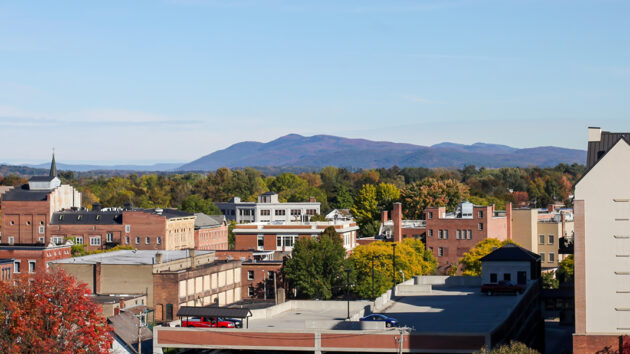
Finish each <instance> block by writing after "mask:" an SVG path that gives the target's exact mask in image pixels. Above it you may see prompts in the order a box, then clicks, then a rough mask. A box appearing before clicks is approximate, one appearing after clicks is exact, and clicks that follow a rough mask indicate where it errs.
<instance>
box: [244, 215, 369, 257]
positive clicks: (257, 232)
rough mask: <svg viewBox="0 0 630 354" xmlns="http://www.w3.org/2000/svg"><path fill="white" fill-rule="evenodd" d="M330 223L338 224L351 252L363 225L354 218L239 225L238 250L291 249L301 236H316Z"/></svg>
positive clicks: (335, 225) (338, 230) (340, 234)
mask: <svg viewBox="0 0 630 354" xmlns="http://www.w3.org/2000/svg"><path fill="white" fill-rule="evenodd" d="M328 227H334V228H335V230H336V231H337V232H338V233H339V236H340V237H341V239H342V240H343V245H344V248H345V249H346V250H347V251H348V252H350V251H352V249H354V247H356V245H357V231H358V230H359V227H358V226H357V224H356V223H355V222H354V221H348V222H329V221H317V222H305V223H301V222H292V223H278V222H274V223H262V222H261V223H249V224H239V225H236V227H235V228H234V230H232V232H233V233H234V237H235V239H236V247H235V248H236V249H238V250H257V251H278V252H291V251H292V250H293V244H294V243H295V241H297V240H298V239H299V238H305V237H316V236H318V235H320V234H321V233H323V232H324V230H325V229H326V228H328Z"/></svg>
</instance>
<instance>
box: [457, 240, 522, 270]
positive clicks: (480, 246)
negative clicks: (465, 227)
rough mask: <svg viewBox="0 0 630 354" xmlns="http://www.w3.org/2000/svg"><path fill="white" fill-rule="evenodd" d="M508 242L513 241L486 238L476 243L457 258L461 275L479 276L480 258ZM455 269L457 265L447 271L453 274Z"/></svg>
mask: <svg viewBox="0 0 630 354" xmlns="http://www.w3.org/2000/svg"><path fill="white" fill-rule="evenodd" d="M508 243H513V242H512V241H510V240H506V241H500V240H497V239H496V238H487V239H485V240H483V241H481V242H479V243H477V244H476V245H475V247H473V248H471V249H470V250H469V251H468V252H466V253H464V256H463V257H462V258H460V259H459V262H458V263H459V264H458V265H459V267H461V271H462V275H468V276H473V277H479V276H481V258H483V257H484V256H486V255H488V254H489V253H490V252H492V251H494V250H495V249H497V248H500V247H502V246H503V245H506V244H508ZM457 270H458V267H451V268H450V269H449V272H450V274H455V273H456V272H457Z"/></svg>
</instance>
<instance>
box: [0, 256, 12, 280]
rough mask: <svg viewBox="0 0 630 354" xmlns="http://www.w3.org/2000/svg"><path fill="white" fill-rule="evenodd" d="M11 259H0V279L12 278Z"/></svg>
mask: <svg viewBox="0 0 630 354" xmlns="http://www.w3.org/2000/svg"><path fill="white" fill-rule="evenodd" d="M13 267H14V265H13V259H0V281H9V280H11V279H12V278H13Z"/></svg>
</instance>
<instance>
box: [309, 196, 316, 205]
mask: <svg viewBox="0 0 630 354" xmlns="http://www.w3.org/2000/svg"><path fill="white" fill-rule="evenodd" d="M316 201H317V200H315V197H312V196H311V197H308V202H309V203H315V202H316Z"/></svg>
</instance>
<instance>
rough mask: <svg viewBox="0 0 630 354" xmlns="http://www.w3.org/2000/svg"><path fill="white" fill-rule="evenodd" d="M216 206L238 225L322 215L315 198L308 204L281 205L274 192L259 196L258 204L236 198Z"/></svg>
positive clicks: (292, 203) (304, 218) (294, 219)
mask: <svg viewBox="0 0 630 354" xmlns="http://www.w3.org/2000/svg"><path fill="white" fill-rule="evenodd" d="M215 204H216V206H217V207H218V208H219V209H220V210H221V212H222V213H223V215H225V217H226V218H227V219H228V220H233V221H236V222H237V223H248V222H273V221H284V222H291V221H308V220H309V219H310V217H311V216H313V215H319V213H320V203H319V202H316V201H315V198H313V197H311V198H310V200H309V201H308V202H290V203H281V202H280V201H279V200H278V194H277V193H273V192H267V193H263V194H261V195H259V196H258V202H243V201H241V198H239V197H234V198H232V200H230V201H229V202H227V203H223V202H220V203H215Z"/></svg>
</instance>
